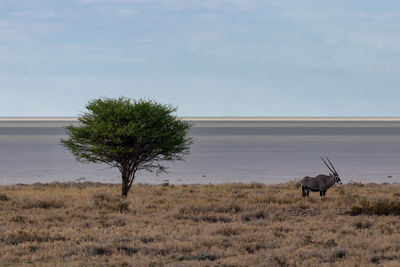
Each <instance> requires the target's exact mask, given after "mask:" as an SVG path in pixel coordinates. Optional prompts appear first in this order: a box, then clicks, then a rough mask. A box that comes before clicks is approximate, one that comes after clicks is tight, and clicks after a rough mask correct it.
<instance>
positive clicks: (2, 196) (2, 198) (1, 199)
mask: <svg viewBox="0 0 400 267" xmlns="http://www.w3.org/2000/svg"><path fill="white" fill-rule="evenodd" d="M9 200H10V198H9V197H8V196H7V195H6V194H0V201H2V202H6V201H9Z"/></svg>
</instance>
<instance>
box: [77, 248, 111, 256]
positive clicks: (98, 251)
mask: <svg viewBox="0 0 400 267" xmlns="http://www.w3.org/2000/svg"><path fill="white" fill-rule="evenodd" d="M83 252H84V253H85V254H87V255H90V256H96V255H101V256H102V255H107V256H110V255H112V250H111V249H110V248H108V247H103V246H93V247H90V246H88V247H86V248H84V249H83Z"/></svg>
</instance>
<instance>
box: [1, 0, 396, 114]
mask: <svg viewBox="0 0 400 267" xmlns="http://www.w3.org/2000/svg"><path fill="white" fill-rule="evenodd" d="M399 86H400V1H398V0H396V1H395V0H394V1H366V0H362V1H356V0H352V1H340V0H336V1H322V0H320V1H294V0H293V1H284V0H282V1H275V0H274V1H269V0H267V1H246V0H219V1H217V0H201V1H200V0H196V1H194V0H181V1H178V0H158V1H155V0H154V1H153V0H149V1H145V0H70V1H64V0H63V1H58V0H53V1H42V0H0V93H1V97H0V116H76V115H77V114H78V113H79V112H80V111H83V110H84V106H85V104H86V103H87V101H89V100H91V99H93V98H97V97H101V96H103V97H118V96H121V95H124V96H127V97H131V98H144V97H146V98H153V99H155V100H157V101H160V102H163V103H171V104H174V105H176V106H178V108H179V109H178V115H180V116H400V87H399Z"/></svg>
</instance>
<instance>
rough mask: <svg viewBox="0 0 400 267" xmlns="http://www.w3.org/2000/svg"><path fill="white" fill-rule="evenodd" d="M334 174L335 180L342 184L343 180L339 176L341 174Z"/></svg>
mask: <svg viewBox="0 0 400 267" xmlns="http://www.w3.org/2000/svg"><path fill="white" fill-rule="evenodd" d="M334 176H335V182H336V183H338V184H342V181H341V180H340V178H339V174H334Z"/></svg>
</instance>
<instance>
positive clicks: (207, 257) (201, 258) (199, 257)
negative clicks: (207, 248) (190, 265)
mask: <svg viewBox="0 0 400 267" xmlns="http://www.w3.org/2000/svg"><path fill="white" fill-rule="evenodd" d="M196 258H197V260H199V261H206V260H208V261H216V260H218V258H219V256H218V255H215V254H211V253H209V252H202V253H199V254H197V257H196Z"/></svg>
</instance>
